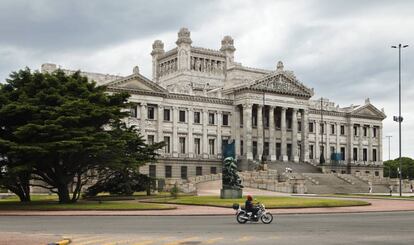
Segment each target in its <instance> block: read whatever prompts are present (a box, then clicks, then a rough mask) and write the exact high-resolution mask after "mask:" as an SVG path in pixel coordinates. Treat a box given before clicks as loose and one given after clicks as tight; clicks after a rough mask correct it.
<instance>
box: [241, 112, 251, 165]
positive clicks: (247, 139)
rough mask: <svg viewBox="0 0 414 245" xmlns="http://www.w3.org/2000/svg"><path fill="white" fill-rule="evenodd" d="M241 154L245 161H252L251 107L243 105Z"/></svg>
mask: <svg viewBox="0 0 414 245" xmlns="http://www.w3.org/2000/svg"><path fill="white" fill-rule="evenodd" d="M243 144H244V146H243V151H244V152H243V153H244V155H245V156H246V157H245V159H247V160H253V151H252V105H251V104H244V105H243Z"/></svg>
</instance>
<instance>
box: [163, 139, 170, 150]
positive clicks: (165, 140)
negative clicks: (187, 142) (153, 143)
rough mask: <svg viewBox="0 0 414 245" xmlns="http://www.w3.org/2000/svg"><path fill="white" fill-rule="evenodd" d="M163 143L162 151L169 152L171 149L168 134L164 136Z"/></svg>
mask: <svg viewBox="0 0 414 245" xmlns="http://www.w3.org/2000/svg"><path fill="white" fill-rule="evenodd" d="M164 143H165V146H164V153H170V151H171V148H170V146H171V144H170V136H164Z"/></svg>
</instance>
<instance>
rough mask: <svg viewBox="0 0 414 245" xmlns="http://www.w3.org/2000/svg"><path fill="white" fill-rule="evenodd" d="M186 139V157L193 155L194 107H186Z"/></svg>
mask: <svg viewBox="0 0 414 245" xmlns="http://www.w3.org/2000/svg"><path fill="white" fill-rule="evenodd" d="M187 113H188V117H187V118H188V137H187V139H188V141H187V149H188V151H187V152H188V157H190V158H193V157H194V137H193V122H194V109H193V108H188V110H187Z"/></svg>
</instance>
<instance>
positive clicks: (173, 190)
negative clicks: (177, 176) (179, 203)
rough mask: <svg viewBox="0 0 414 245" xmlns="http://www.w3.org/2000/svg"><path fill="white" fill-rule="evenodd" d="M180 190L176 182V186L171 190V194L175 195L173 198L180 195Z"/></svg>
mask: <svg viewBox="0 0 414 245" xmlns="http://www.w3.org/2000/svg"><path fill="white" fill-rule="evenodd" d="M179 192H180V188H178V186H177V184H175V185H174V186H173V188H171V190H170V195H171V196H172V197H173V198H177V197H178V193H179Z"/></svg>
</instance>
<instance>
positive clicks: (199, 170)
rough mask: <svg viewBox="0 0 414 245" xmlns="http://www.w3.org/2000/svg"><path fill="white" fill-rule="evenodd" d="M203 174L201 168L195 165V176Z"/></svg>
mask: <svg viewBox="0 0 414 245" xmlns="http://www.w3.org/2000/svg"><path fill="white" fill-rule="evenodd" d="M201 175H203V168H202V167H201V166H197V167H196V176H201Z"/></svg>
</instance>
